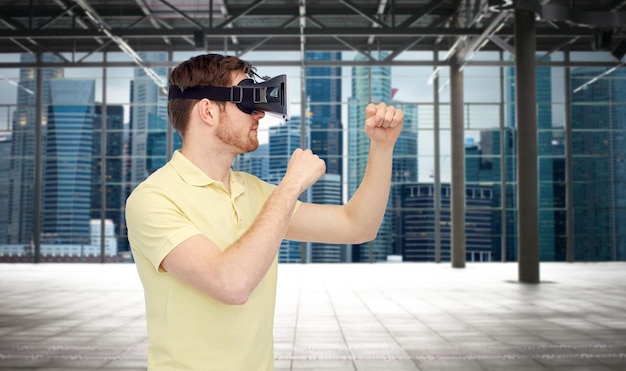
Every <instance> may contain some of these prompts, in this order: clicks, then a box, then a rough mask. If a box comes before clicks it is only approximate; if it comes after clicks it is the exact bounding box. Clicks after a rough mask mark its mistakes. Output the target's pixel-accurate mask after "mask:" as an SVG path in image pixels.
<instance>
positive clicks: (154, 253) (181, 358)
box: [126, 151, 277, 371]
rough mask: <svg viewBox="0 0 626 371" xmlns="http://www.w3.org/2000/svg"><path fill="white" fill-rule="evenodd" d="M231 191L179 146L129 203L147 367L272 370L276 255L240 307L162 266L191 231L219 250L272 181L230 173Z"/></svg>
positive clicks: (248, 219)
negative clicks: (145, 331) (141, 289)
mask: <svg viewBox="0 0 626 371" xmlns="http://www.w3.org/2000/svg"><path fill="white" fill-rule="evenodd" d="M230 182H231V184H230V189H231V193H230V194H229V193H228V192H227V191H226V188H225V187H224V185H223V184H222V183H221V182H217V181H214V180H212V179H210V178H209V177H208V176H207V175H206V174H204V173H203V172H202V171H201V170H200V169H198V168H197V167H196V166H195V165H194V164H192V163H191V162H190V161H189V160H187V159H186V158H185V157H184V156H183V155H182V154H181V153H180V152H178V151H176V152H175V153H174V155H173V158H172V160H171V161H170V162H169V163H167V164H166V165H165V166H164V167H163V168H161V169H159V170H157V171H156V172H154V173H153V174H152V175H151V176H149V177H148V178H147V179H146V180H145V181H144V182H142V183H141V184H140V185H139V186H137V188H136V189H135V190H134V191H133V192H132V194H131V195H130V197H129V198H128V200H127V203H126V222H127V225H128V239H129V241H130V246H131V249H132V252H133V257H134V259H135V265H136V266H137V271H138V272H139V276H140V278H141V282H142V284H143V287H144V294H145V303H146V319H147V327H148V338H149V339H148V340H149V346H148V369H149V370H193V371H198V370H245V371H250V370H273V368H274V347H273V333H272V330H273V321H274V304H275V298H276V270H277V260H276V259H275V260H274V263H273V264H272V266H271V268H270V270H269V271H268V273H267V274H266V276H265V278H264V279H263V280H262V281H261V283H260V284H259V286H258V287H257V288H256V289H255V291H254V292H253V293H252V295H251V296H250V298H249V299H248V301H247V302H246V304H244V305H226V304H223V303H221V302H219V301H217V300H215V299H213V298H212V297H210V296H208V295H206V294H204V293H202V292H200V291H199V290H196V289H195V288H193V287H191V286H189V285H187V284H185V283H183V282H182V281H179V280H178V279H176V278H174V277H173V276H172V275H170V274H169V273H167V272H165V271H163V269H162V268H161V267H160V265H161V262H162V260H163V258H164V257H165V256H167V254H168V253H169V252H170V251H172V250H173V249H174V248H175V247H176V246H178V244H180V243H181V242H183V241H185V240H186V239H188V238H189V237H192V236H195V235H198V234H203V235H205V236H207V237H208V238H209V239H210V240H211V241H213V242H214V243H215V244H216V245H217V246H219V247H220V248H221V249H225V248H226V247H228V246H229V245H231V244H232V243H233V242H235V241H236V240H237V239H238V238H239V237H241V236H242V235H243V234H244V233H245V232H246V230H247V229H248V228H249V227H250V225H251V224H252V223H253V222H254V220H255V218H256V216H257V215H258V214H259V212H260V211H261V208H262V207H263V205H264V203H265V201H266V200H267V198H268V197H269V196H270V194H271V193H272V191H273V190H274V188H275V186H274V185H271V184H269V183H266V182H263V181H261V180H260V179H258V178H256V177H255V176H252V175H250V174H246V173H242V172H232V173H231V176H230Z"/></svg>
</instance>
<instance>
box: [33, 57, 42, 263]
mask: <svg viewBox="0 0 626 371" xmlns="http://www.w3.org/2000/svg"><path fill="white" fill-rule="evenodd" d="M42 70H43V53H42V52H41V51H39V52H37V69H36V72H35V78H36V82H35V84H36V86H37V89H36V90H35V182H34V183H35V184H34V189H33V193H34V195H33V203H34V204H33V219H34V220H33V247H34V251H33V263H39V262H41V205H42V202H41V188H42V184H43V183H42V182H43V181H42V179H41V178H42V171H43V170H42V169H43V165H42V155H41V151H42V141H43V134H42V130H43V128H42V124H43V71H42Z"/></svg>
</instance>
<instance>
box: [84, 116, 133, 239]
mask: <svg viewBox="0 0 626 371" xmlns="http://www.w3.org/2000/svg"><path fill="white" fill-rule="evenodd" d="M94 108H95V115H94V121H93V153H92V164H93V165H92V173H91V178H92V182H91V219H93V220H101V218H102V215H101V209H102V208H103V207H104V208H105V213H104V219H105V220H110V221H111V223H112V224H111V225H112V226H113V227H114V228H115V238H117V242H116V244H117V246H119V247H120V248H123V249H124V250H126V249H127V248H128V246H127V243H126V241H127V240H126V238H125V237H123V235H124V232H123V231H122V225H123V221H124V216H123V205H124V203H125V201H126V194H125V193H124V189H123V181H124V152H123V151H124V107H123V106H121V105H107V106H106V111H104V110H103V106H102V105H101V104H97V105H96V106H95V107H94ZM103 113H106V126H105V129H106V130H105V132H106V151H105V153H104V156H105V158H106V171H105V174H106V177H105V180H106V189H105V195H106V196H105V198H104V201H105V203H106V206H105V205H103V204H102V163H103V160H102V155H103V153H102V133H103V131H102V115H103ZM99 244H100V242H99V241H98V245H99Z"/></svg>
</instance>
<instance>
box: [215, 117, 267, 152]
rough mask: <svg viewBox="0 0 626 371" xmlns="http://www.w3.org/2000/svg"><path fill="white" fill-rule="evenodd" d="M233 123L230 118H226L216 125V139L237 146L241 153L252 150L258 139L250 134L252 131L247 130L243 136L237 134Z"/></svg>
mask: <svg viewBox="0 0 626 371" xmlns="http://www.w3.org/2000/svg"><path fill="white" fill-rule="evenodd" d="M234 127H235V124H233V123H232V122H231V121H230V119H228V118H226V119H225V120H224V121H222V122H221V123H220V125H219V126H218V127H217V130H216V132H215V135H216V136H217V139H219V140H221V141H222V142H223V143H224V144H227V145H229V146H233V147H235V148H238V149H239V150H240V151H241V153H248V152H252V151H254V150H255V149H257V148H258V147H259V140H258V138H257V137H256V136H252V132H251V131H248V135H247V136H246V137H245V139H244V138H242V137H241V136H239V135H237V134H238V133H237V132H236V131H235V130H233V128H234Z"/></svg>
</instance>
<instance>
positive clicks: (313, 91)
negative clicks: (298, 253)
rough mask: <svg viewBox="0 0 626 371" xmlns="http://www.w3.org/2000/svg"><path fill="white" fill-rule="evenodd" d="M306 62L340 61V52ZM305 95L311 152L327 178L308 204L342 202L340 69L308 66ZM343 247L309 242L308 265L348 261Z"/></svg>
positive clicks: (314, 56) (313, 190)
mask: <svg viewBox="0 0 626 371" xmlns="http://www.w3.org/2000/svg"><path fill="white" fill-rule="evenodd" d="M306 59H307V60H314V61H339V60H341V52H306ZM306 94H307V98H308V99H307V104H308V110H307V113H308V115H309V117H308V120H309V122H310V127H311V150H312V151H313V153H315V154H317V155H318V156H320V158H321V159H323V160H324V161H325V162H326V175H325V176H324V177H322V178H321V179H319V180H318V181H317V182H316V183H315V184H314V185H313V187H311V202H314V203H322V204H331V205H341V204H342V203H343V192H342V191H343V185H342V177H343V174H342V172H343V153H342V151H343V132H342V123H341V67H338V66H325V67H307V68H306ZM346 250H347V246H346V245H337V244H324V243H312V244H311V262H313V263H318V262H319V263H337V262H342V261H346V260H347V259H348V254H347V251H346Z"/></svg>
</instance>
